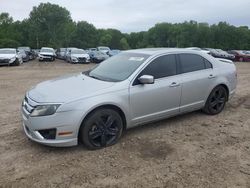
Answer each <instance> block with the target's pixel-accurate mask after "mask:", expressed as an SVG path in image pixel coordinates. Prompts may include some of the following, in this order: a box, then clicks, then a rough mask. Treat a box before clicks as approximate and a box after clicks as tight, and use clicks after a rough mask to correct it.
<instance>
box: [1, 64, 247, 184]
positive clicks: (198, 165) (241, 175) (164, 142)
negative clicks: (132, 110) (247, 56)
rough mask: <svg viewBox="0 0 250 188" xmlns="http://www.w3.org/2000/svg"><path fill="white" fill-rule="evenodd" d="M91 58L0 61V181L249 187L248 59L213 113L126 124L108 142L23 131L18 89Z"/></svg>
mask: <svg viewBox="0 0 250 188" xmlns="http://www.w3.org/2000/svg"><path fill="white" fill-rule="evenodd" d="M91 66H92V65H70V64H67V63H64V62H62V61H56V62H53V63H48V64H45V63H39V62H37V61H33V62H29V63H26V64H23V65H22V66H20V67H0V111H1V113H0V126H1V131H0V187H213V188H214V187H220V188H221V187H250V63H240V64H237V69H238V80H239V84H238V88H237V94H236V95H235V97H234V98H233V99H232V100H231V101H230V102H229V103H228V104H227V106H226V108H225V110H224V111H223V112H222V113H221V114H219V115H217V116H208V115H205V114H203V113H201V112H193V113H189V114H186V115H182V116H178V117H175V118H171V119H168V120H164V121H160V122H157V123H154V124H149V125H145V126H141V127H137V128H134V129H131V130H128V131H127V133H126V134H125V135H124V136H123V137H122V139H121V141H120V142H119V143H118V144H116V145H115V146H113V147H109V148H106V149H102V150H99V151H88V150H87V149H85V148H84V147H83V146H82V145H80V146H77V147H72V148H51V147H46V146H42V145H39V144H36V143H33V142H31V141H30V140H28V139H27V137H26V136H25V135H24V132H23V130H22V123H21V115H20V104H21V101H22V99H23V97H24V94H25V91H27V90H28V89H29V88H30V87H31V86H33V85H35V84H37V83H39V82H41V81H43V80H47V79H51V78H54V77H57V76H59V75H64V74H68V73H74V72H80V71H82V70H84V69H87V68H88V67H91Z"/></svg>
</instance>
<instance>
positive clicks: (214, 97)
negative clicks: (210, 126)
mask: <svg viewBox="0 0 250 188" xmlns="http://www.w3.org/2000/svg"><path fill="white" fill-rule="evenodd" d="M227 98H228V94H227V90H226V89H225V87H223V86H217V87H215V88H214V89H213V90H212V91H211V93H210V95H209V96H208V99H207V101H206V105H205V107H204V109H203V111H204V112H205V113H206V114H209V115H216V114H219V113H220V112H221V111H222V110H223V109H224V107H225V104H226V102H227Z"/></svg>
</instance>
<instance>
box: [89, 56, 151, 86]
mask: <svg viewBox="0 0 250 188" xmlns="http://www.w3.org/2000/svg"><path fill="white" fill-rule="evenodd" d="M148 57H149V55H146V54H139V53H129V52H124V53H120V54H118V55H116V56H113V57H111V58H109V59H107V60H105V61H103V62H102V63H101V64H99V65H98V66H97V67H95V68H94V69H93V70H91V71H90V72H89V73H88V75H89V76H90V77H94V78H96V79H100V80H104V81H113V82H119V81H122V80H125V79H126V78H128V77H129V76H130V75H131V74H132V73H133V72H134V71H135V70H136V69H137V68H138V67H139V66H140V65H141V64H142V63H143V62H145V60H146V59H147V58H148Z"/></svg>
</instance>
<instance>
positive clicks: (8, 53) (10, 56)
mask: <svg viewBox="0 0 250 188" xmlns="http://www.w3.org/2000/svg"><path fill="white" fill-rule="evenodd" d="M22 63H23V60H22V56H21V55H20V53H19V52H18V51H17V49H15V48H1V49H0V65H16V66H19V65H20V64H22Z"/></svg>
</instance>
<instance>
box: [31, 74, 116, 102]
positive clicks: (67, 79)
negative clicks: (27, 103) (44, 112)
mask: <svg viewBox="0 0 250 188" xmlns="http://www.w3.org/2000/svg"><path fill="white" fill-rule="evenodd" d="M112 85H114V83H113V82H105V81H101V80H97V79H94V78H91V77H88V76H86V75H84V74H82V73H79V74H75V75H68V76H63V77H59V78H56V79H53V80H48V81H45V82H42V83H40V84H38V85H36V86H35V87H34V88H32V89H31V90H30V91H29V92H28V96H29V97H30V98H31V99H32V100H34V101H36V102H38V103H64V102H70V101H74V100H77V99H80V98H84V97H90V96H93V95H95V94H98V93H100V92H102V90H104V89H106V88H109V87H111V86H112Z"/></svg>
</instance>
